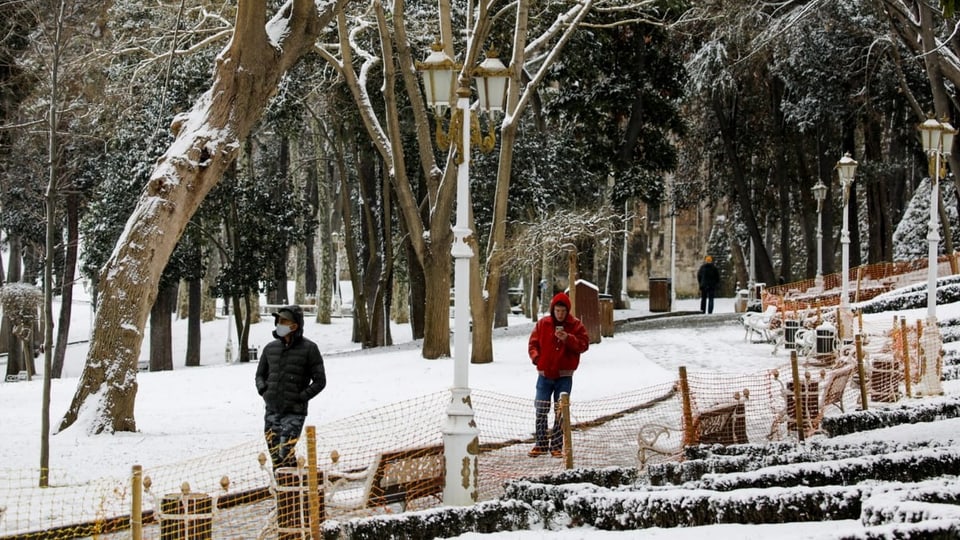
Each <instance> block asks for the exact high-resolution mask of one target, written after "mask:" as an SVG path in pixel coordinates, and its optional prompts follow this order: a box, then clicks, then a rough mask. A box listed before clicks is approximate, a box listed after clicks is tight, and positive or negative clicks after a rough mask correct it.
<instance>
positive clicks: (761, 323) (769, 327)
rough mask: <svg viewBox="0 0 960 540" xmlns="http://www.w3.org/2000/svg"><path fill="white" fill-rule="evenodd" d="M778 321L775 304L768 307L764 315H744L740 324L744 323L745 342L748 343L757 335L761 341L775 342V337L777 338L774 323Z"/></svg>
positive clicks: (751, 313)
mask: <svg viewBox="0 0 960 540" xmlns="http://www.w3.org/2000/svg"><path fill="white" fill-rule="evenodd" d="M776 320H777V306H776V305H775V304H770V305H769V306H767V309H765V310H764V311H763V313H756V312H753V311H751V312H747V313H744V314H743V315H742V316H741V317H740V322H742V323H743V329H744V334H743V340H744V341H747V340H748V339H750V338H751V337H753V335H754V334H756V336H757V337H759V338H760V340H761V341H764V342H770V341H773V339H774V337H776V336H775V331H774V330H775V329H774V326H773V323H774V321H776Z"/></svg>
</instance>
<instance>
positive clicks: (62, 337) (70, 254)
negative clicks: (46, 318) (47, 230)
mask: <svg viewBox="0 0 960 540" xmlns="http://www.w3.org/2000/svg"><path fill="white" fill-rule="evenodd" d="M66 203H67V204H66V210H67V245H66V250H65V251H64V257H63V278H62V279H63V283H62V284H61V288H60V315H59V320H58V322H57V344H56V346H55V347H54V349H53V364H52V367H51V369H50V376H51V377H52V378H54V379H59V378H60V377H61V376H62V375H63V362H64V359H65V358H66V355H67V340H68V336H69V335H70V317H71V314H72V312H73V280H74V276H75V275H76V271H77V245H78V244H79V221H80V220H79V208H78V206H79V204H80V203H79V202H78V196H77V194H76V193H73V192H68V193H67V195H66Z"/></svg>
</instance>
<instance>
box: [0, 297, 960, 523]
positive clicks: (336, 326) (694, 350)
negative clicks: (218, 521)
mask: <svg viewBox="0 0 960 540" xmlns="http://www.w3.org/2000/svg"><path fill="white" fill-rule="evenodd" d="M79 292H81V291H80V290H79V287H78V293H79ZM348 292H349V291H348ZM647 306H648V301H647V300H646V299H635V300H633V305H632V308H633V309H631V310H629V311H620V310H618V311H617V312H616V313H615V316H616V318H617V319H623V318H627V317H631V316H638V315H642V314H644V313H648V312H647ZM675 309H676V310H696V309H698V301H697V300H680V301H678V302H677V303H676V305H675ZM732 311H733V300H732V299H718V301H717V308H716V312H717V313H731V312H732ZM938 314H939V315H940V318H941V320H942V319H944V318H956V317H958V316H960V305H948V306H940V308H939V312H938ZM892 315H893V314H890V313H886V314H882V315H877V316H871V317H873V318H875V320H876V321H877V322H878V323H879V322H884V323H885V322H888V321H891V320H892ZM901 315H903V316H906V317H907V320H908V321H914V320H916V319H918V318H922V317H923V316H924V315H925V310H912V311H910V312H904V313H901ZM697 317H699V316H697ZM90 318H91V314H90V310H89V305H88V304H83V303H79V304H77V306H76V307H75V309H74V321H73V325H72V327H71V337H70V339H71V342H73V341H82V340H85V339H87V338H88V337H89V326H90ZM268 319H270V320H265V321H264V322H261V323H260V324H257V325H255V326H254V328H253V330H252V332H251V339H250V343H251V345H253V346H258V347H262V346H263V345H264V344H265V343H267V342H268V341H269V339H271V338H270V337H269V336H270V332H271V331H272V318H269V317H268ZM718 319H719V318H718ZM529 324H530V323H528V322H526V321H524V320H523V319H520V318H514V319H512V320H511V325H512V326H513V327H515V328H516V327H520V326H523V325H529ZM227 325H228V322H227V320H225V319H221V320H218V321H215V322H211V323H207V324H205V325H204V327H203V334H202V335H203V338H202V348H203V354H202V364H203V365H202V366H201V367H197V368H185V367H183V356H184V350H185V345H186V344H185V341H186V339H185V336H186V331H185V321H176V322H175V330H174V336H175V337H174V339H175V344H174V351H175V352H174V363H175V370H174V371H172V372H159V373H141V374H140V375H139V376H138V382H139V391H138V394H137V402H136V420H137V427H138V429H139V430H140V431H139V432H138V433H126V434H118V435H114V436H102V435H101V436H89V435H87V434H85V433H84V430H83V428H82V425H80V426H76V427H74V428H71V429H69V430H67V431H66V432H64V433H61V434H58V435H55V436H53V437H52V439H51V456H52V457H51V460H50V464H51V469H52V471H53V474H54V475H55V474H56V473H57V471H70V478H71V479H73V480H75V481H77V482H83V481H87V480H94V479H97V478H100V477H103V476H121V477H122V476H125V475H128V474H129V471H130V467H131V466H132V465H133V464H141V465H143V466H144V468H145V470H147V469H149V468H150V467H151V466H155V465H161V464H168V463H176V462H179V461H185V460H188V459H193V458H197V457H202V456H203V455H205V454H211V453H214V452H216V451H218V450H222V449H225V448H230V447H233V446H236V445H239V444H243V443H248V442H250V441H252V440H260V439H261V438H262V413H263V407H262V401H261V400H260V398H259V396H258V395H257V393H256V390H255V388H254V384H253V380H254V371H255V369H256V363H241V364H237V363H229V364H228V363H226V362H225V348H226V344H227V338H226V336H227V328H228V327H227ZM350 329H351V321H350V319H335V320H334V323H333V324H331V325H318V324H316V323H313V322H310V321H308V322H307V324H306V329H305V330H306V331H305V333H306V335H307V337H309V338H310V339H312V340H314V341H316V342H317V343H318V344H319V346H320V349H321V351H322V352H323V354H324V360H325V366H326V371H327V378H328V386H327V389H326V390H324V391H323V392H322V393H321V394H320V395H319V396H318V397H317V398H315V399H314V400H313V401H311V404H310V415H309V417H308V419H307V424H308V425H309V424H313V425H317V426H321V425H323V424H324V423H327V422H330V421H333V420H336V419H340V418H344V417H348V416H351V415H353V414H355V413H358V412H362V411H366V410H369V409H373V408H377V407H379V406H381V405H387V404H391V403H395V402H398V401H402V400H406V399H408V398H413V397H419V396H422V395H425V394H430V393H434V392H437V391H441V390H445V389H448V388H449V387H450V386H451V384H452V381H453V361H452V359H440V360H424V359H422V358H421V357H420V353H419V347H418V345H417V344H416V343H411V339H410V330H409V327H408V326H406V325H403V326H397V325H394V327H393V336H394V340H395V342H396V343H398V344H399V345H396V346H394V347H391V348H386V349H372V350H368V351H360V350H359V347H358V346H357V345H356V344H352V343H350V342H349V336H350ZM528 329H529V326H527V327H526V329H522V330H521V329H515V330H513V331H511V332H509V333H508V335H501V334H500V333H498V334H497V338H496V339H495V342H494V358H495V361H494V362H493V363H491V364H486V365H471V366H470V368H469V382H470V386H471V387H472V388H476V389H484V390H490V391H494V392H498V393H501V394H508V395H512V396H520V397H529V398H530V399H531V400H532V399H533V393H534V383H535V380H536V372H535V371H534V368H533V366H532V365H531V364H530V361H529V359H528V358H527V354H526V339H527V331H528ZM452 342H453V340H452V339H451V344H452ZM232 346H233V348H234V349H236V342H235V339H234V342H233V343H232ZM951 346H953V344H946V345H945V347H948V348H949V347H951ZM771 349H772V347H771V346H770V345H767V344H751V343H746V342H744V333H743V330H742V328H741V327H740V326H739V324H738V323H736V322H734V321H731V320H729V319H726V322H725V323H722V324H718V325H717V326H716V327H714V328H690V329H676V328H675V329H669V330H646V331H643V332H634V333H617V335H615V336H613V337H612V338H604V339H603V340H602V342H601V343H599V344H595V345H591V348H590V350H589V351H588V352H587V353H586V354H585V355H584V356H583V360H582V362H581V365H580V369H579V370H578V371H577V375H576V376H575V378H574V387H573V392H572V397H573V398H574V399H578V400H590V399H596V398H602V397H608V396H612V395H616V394H618V393H621V392H625V391H628V390H633V389H636V388H638V387H644V386H648V385H653V384H656V383H659V382H662V381H666V380H673V379H674V378H675V374H676V366H677V365H681V364H683V365H688V366H689V367H690V369H696V370H705V369H715V370H717V371H722V372H727V373H730V372H756V371H761V370H764V369H769V368H770V367H774V366H779V365H782V364H783V363H784V362H787V361H789V355H788V353H786V352H784V351H782V350H781V351H780V352H779V353H778V354H777V355H776V356H772V355H771ZM86 352H87V345H86V344H85V343H78V344H75V345H72V346H71V347H70V348H69V352H68V357H67V361H66V366H65V370H64V378H63V379H59V380H54V381H53V387H52V404H51V411H52V418H51V421H52V425H53V426H54V427H55V426H56V425H57V423H58V422H59V420H60V418H61V416H62V414H63V413H64V411H65V410H66V408H67V406H68V404H69V402H70V400H71V398H72V397H73V394H74V390H75V387H76V384H77V380H78V378H77V377H78V375H79V374H80V372H81V370H82V364H83V361H84V360H85V357H86ZM146 354H147V344H146V342H145V344H144V350H143V353H142V355H141V356H142V357H143V358H146ZM4 360H5V359H2V358H0V362H2V361H4ZM38 367H42V357H41V358H40V359H38ZM398 380H402V384H397V381H398ZM945 388H946V391H947V393H948V394H949V395H954V394H956V393H958V392H960V386H958V385H956V384H953V383H945ZM41 396H42V382H41V380H40V378H39V377H38V378H36V379H35V380H33V381H31V382H17V383H5V382H4V383H0V425H2V426H3V434H4V435H3V437H0V456H2V457H3V458H2V467H3V468H5V469H8V472H5V471H3V470H2V469H0V478H4V477H15V475H14V473H18V474H20V475H23V474H24V473H25V472H27V471H32V470H36V469H37V468H38V466H39V457H38V456H39V446H40V441H39V438H40V435H39V433H40V425H41V418H40V403H41ZM938 424H940V425H938V426H936V427H935V428H934V429H930V428H929V427H921V428H920V429H918V428H917V427H916V426H904V427H900V428H891V429H887V430H882V432H876V433H870V434H861V435H852V436H848V439H849V440H850V441H857V440H871V439H880V440H904V441H907V440H911V441H913V440H917V438H919V437H923V438H930V437H936V438H937V439H938V440H954V441H955V440H958V439H960V422H953V421H944V422H939V423H938ZM531 429H532V426H531ZM934 434H935V435H934ZM27 476H29V473H27ZM18 496H19V497H22V496H23V494H22V493H21V494H19V495H18V494H17V493H16V492H12V493H11V492H10V491H8V490H5V489H2V488H0V506H8V507H9V510H10V511H14V507H15V506H16V505H17V501H16V500H3V497H18ZM8 521H9V519H6V518H0V534H3V533H5V532H7V529H6V527H8V526H10V524H9V523H7V522H8ZM704 529H706V530H704ZM862 530H863V527H862V526H861V525H860V524H859V522H856V521H844V522H829V523H826V524H816V523H810V524H796V523H791V524H786V525H764V526H742V525H715V526H710V527H698V528H688V529H678V530H646V531H645V532H644V538H653V539H671V540H679V539H684V540H686V539H692V538H704V537H708V536H709V537H712V538H713V539H714V540H726V539H735V538H757V537H767V536H770V537H775V538H778V539H799V538H824V537H829V536H831V535H834V534H839V533H842V532H844V531H847V532H849V531H862ZM628 535H629V537H635V536H636V533H635V532H628V533H611V532H602V531H596V530H592V529H589V528H578V529H572V530H567V531H563V532H555V531H528V532H514V533H499V534H495V535H476V534H469V535H464V536H462V538H479V537H481V536H482V537H484V538H488V537H497V538H515V539H523V540H527V539H535V538H545V537H549V538H559V539H568V540H569V539H576V538H627V537H628Z"/></svg>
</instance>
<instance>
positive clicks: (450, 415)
mask: <svg viewBox="0 0 960 540" xmlns="http://www.w3.org/2000/svg"><path fill="white" fill-rule="evenodd" d="M442 431H443V455H444V461H445V465H446V470H447V475H446V481H445V483H444V488H443V504H445V505H448V506H469V505H472V504H476V502H477V501H478V500H479V498H480V490H479V472H478V471H477V454H478V453H479V449H480V439H479V433H480V432H479V430H478V429H477V424H476V422H475V421H474V419H473V405H472V403H471V401H470V389H469V388H451V389H450V404H449V405H448V406H447V421H446V423H445V424H444V426H443V430H442ZM451 472H454V473H456V474H451Z"/></svg>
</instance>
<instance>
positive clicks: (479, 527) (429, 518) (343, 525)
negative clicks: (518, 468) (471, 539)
mask: <svg viewBox="0 0 960 540" xmlns="http://www.w3.org/2000/svg"><path fill="white" fill-rule="evenodd" d="M537 515H538V513H537V512H535V511H534V510H533V508H532V507H531V506H530V505H528V504H526V503H523V502H521V501H518V500H494V501H485V502H481V503H478V504H475V505H473V506H467V507H442V508H435V509H430V510H421V511H418V512H406V513H402V514H388V515H383V516H376V517H370V518H362V519H361V518H356V519H351V520H349V521H344V522H340V521H334V520H331V521H327V522H325V523H324V524H323V537H324V538H325V539H327V540H337V539H339V538H350V539H351V540H382V539H383V538H438V537H439V538H446V537H450V536H458V535H460V534H464V533H468V532H479V533H491V532H500V531H515V530H527V529H530V528H531V527H532V526H533V525H535V524H536V519H537ZM531 520H533V521H531Z"/></svg>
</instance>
